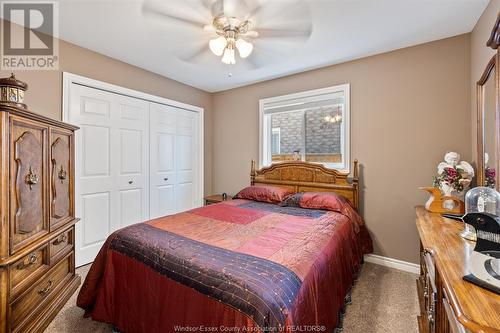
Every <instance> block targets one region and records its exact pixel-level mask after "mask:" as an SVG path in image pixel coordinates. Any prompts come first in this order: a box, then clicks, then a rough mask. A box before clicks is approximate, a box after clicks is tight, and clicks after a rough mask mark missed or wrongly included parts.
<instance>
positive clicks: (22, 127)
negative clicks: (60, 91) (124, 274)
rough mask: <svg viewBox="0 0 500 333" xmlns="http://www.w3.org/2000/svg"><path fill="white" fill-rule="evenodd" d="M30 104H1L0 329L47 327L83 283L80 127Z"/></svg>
mask: <svg viewBox="0 0 500 333" xmlns="http://www.w3.org/2000/svg"><path fill="white" fill-rule="evenodd" d="M3 80H5V79H3ZM3 80H2V81H3ZM2 89H3V88H2ZM3 93H4V91H3V90H2V94H3ZM20 94H21V93H20ZM3 97H5V96H3ZM2 100H4V98H2ZM24 107H25V106H24V104H21V103H6V102H0V189H1V191H0V204H1V207H0V333H4V332H42V331H43V330H44V329H45V327H46V326H47V325H48V324H49V323H50V321H51V320H52V319H53V318H54V317H55V315H56V314H57V313H58V312H59V310H60V309H61V307H62V306H63V305H64V304H65V303H66V301H67V300H68V299H69V297H70V296H71V295H72V294H73V293H74V292H75V291H76V289H77V288H78V286H79V284H80V277H79V276H77V275H75V254H74V240H75V231H74V224H75V222H76V219H75V215H74V188H73V187H74V157H73V156H74V139H73V138H74V135H73V134H74V131H75V130H76V129H77V128H76V127H74V126H71V125H68V124H65V123H62V122H59V121H55V120H52V119H49V118H45V117H43V116H40V115H38V114H36V113H33V112H31V111H28V110H27V109H25V108H24Z"/></svg>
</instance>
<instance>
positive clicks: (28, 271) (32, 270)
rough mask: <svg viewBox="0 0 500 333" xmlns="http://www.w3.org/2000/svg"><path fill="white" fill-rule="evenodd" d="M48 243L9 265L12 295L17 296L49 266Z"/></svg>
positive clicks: (12, 296)
mask: <svg viewBox="0 0 500 333" xmlns="http://www.w3.org/2000/svg"><path fill="white" fill-rule="evenodd" d="M48 252H49V251H48V244H45V245H44V246H42V247H40V248H38V249H37V250H35V251H33V252H30V253H29V254H27V255H26V256H24V257H22V258H21V259H19V260H18V261H16V262H14V263H13V264H12V265H10V267H9V281H10V295H11V298H14V297H16V296H17V295H18V294H19V293H20V292H22V291H23V290H25V289H26V288H28V287H29V286H30V285H31V284H33V282H35V281H36V280H37V279H38V278H39V277H40V276H41V275H43V273H44V272H46V271H47V270H48V268H49V263H48V260H47V259H48Z"/></svg>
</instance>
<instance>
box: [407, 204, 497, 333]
mask: <svg viewBox="0 0 500 333" xmlns="http://www.w3.org/2000/svg"><path fill="white" fill-rule="evenodd" d="M416 212H417V229H418V232H419V234H420V247H421V253H420V277H419V278H418V279H417V291H418V298H419V302H420V312H421V313H420V316H418V326H419V331H420V332H421V333H427V332H438V333H442V332H443V333H444V332H453V333H465V332H481V333H500V295H496V294H494V293H492V292H490V291H488V290H486V289H483V288H480V287H478V286H476V285H474V284H471V283H469V282H467V281H464V280H463V279H462V276H464V275H465V274H469V273H470V272H469V270H468V263H469V256H470V254H471V252H472V250H473V249H474V243H473V242H470V241H467V240H464V239H463V238H461V237H460V236H459V233H460V231H462V229H463V223H461V222H458V221H455V220H451V219H446V218H443V217H442V216H441V215H439V214H437V213H430V212H428V211H427V210H425V209H424V208H423V207H420V206H419V207H417V208H416Z"/></svg>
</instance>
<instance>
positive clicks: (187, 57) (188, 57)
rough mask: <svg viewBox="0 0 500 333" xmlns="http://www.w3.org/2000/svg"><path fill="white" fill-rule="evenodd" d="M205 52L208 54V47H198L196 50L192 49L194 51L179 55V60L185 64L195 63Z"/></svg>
mask: <svg viewBox="0 0 500 333" xmlns="http://www.w3.org/2000/svg"><path fill="white" fill-rule="evenodd" d="M207 52H208V45H200V46H198V47H197V48H196V49H194V51H192V52H189V53H187V54H182V55H180V56H179V59H181V60H183V61H186V62H192V63H196V62H197V61H198V60H200V59H201V58H202V56H203V55H205V54H206V53H207Z"/></svg>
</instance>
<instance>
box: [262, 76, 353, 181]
mask: <svg viewBox="0 0 500 333" xmlns="http://www.w3.org/2000/svg"><path fill="white" fill-rule="evenodd" d="M292 160H301V161H308V162H316V163H321V164H324V165H325V166H327V167H330V168H335V169H338V170H341V171H344V172H349V84H343V85H339V86H335V87H329V88H324V89H317V90H311V91H305V92H301V93H297V94H291V95H286V96H279V97H273V98H266V99H262V100H260V164H261V166H266V165H269V164H271V163H277V162H283V161H292Z"/></svg>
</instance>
